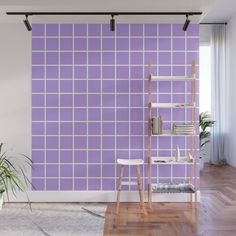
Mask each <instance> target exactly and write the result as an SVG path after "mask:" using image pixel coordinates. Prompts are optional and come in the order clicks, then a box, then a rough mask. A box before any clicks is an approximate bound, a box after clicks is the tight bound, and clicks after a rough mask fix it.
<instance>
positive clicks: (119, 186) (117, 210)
mask: <svg viewBox="0 0 236 236" xmlns="http://www.w3.org/2000/svg"><path fill="white" fill-rule="evenodd" d="M123 174H124V166H123V165H122V166H121V167H120V177H119V182H118V190H117V199H116V213H117V214H118V213H119V207H120V192H121V186H122V177H123Z"/></svg>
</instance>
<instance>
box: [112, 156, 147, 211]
mask: <svg viewBox="0 0 236 236" xmlns="http://www.w3.org/2000/svg"><path fill="white" fill-rule="evenodd" d="M143 163H144V161H143V160H142V159H132V160H127V159H117V164H119V165H121V167H120V176H119V182H118V191H117V200H116V213H117V214H118V213H119V206H120V192H121V187H122V185H133V184H134V183H133V182H122V178H123V174H124V166H136V171H137V185H138V191H139V198H140V203H141V208H142V211H143V213H145V209H144V201H143V191H142V183H141V176H140V165H143Z"/></svg>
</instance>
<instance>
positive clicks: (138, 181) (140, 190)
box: [137, 165, 146, 213]
mask: <svg viewBox="0 0 236 236" xmlns="http://www.w3.org/2000/svg"><path fill="white" fill-rule="evenodd" d="M137 183H138V191H139V198H140V203H141V208H142V211H143V213H146V212H145V208H144V201H143V190H142V183H141V175H140V166H139V165H137Z"/></svg>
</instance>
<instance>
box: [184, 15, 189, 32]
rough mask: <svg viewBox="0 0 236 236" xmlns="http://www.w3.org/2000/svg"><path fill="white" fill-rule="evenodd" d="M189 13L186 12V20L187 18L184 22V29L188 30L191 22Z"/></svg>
mask: <svg viewBox="0 0 236 236" xmlns="http://www.w3.org/2000/svg"><path fill="white" fill-rule="evenodd" d="M188 16H189V15H188V14H186V20H185V22H184V26H183V31H187V29H188V26H189V24H190V20H189V19H188Z"/></svg>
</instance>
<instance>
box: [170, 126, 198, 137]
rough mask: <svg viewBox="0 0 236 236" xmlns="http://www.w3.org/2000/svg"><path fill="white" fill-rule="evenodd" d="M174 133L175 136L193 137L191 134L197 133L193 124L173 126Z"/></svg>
mask: <svg viewBox="0 0 236 236" xmlns="http://www.w3.org/2000/svg"><path fill="white" fill-rule="evenodd" d="M173 133H174V134H183V135H191V134H194V133H195V127H194V125H193V124H190V123H184V124H174V125H173Z"/></svg>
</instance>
